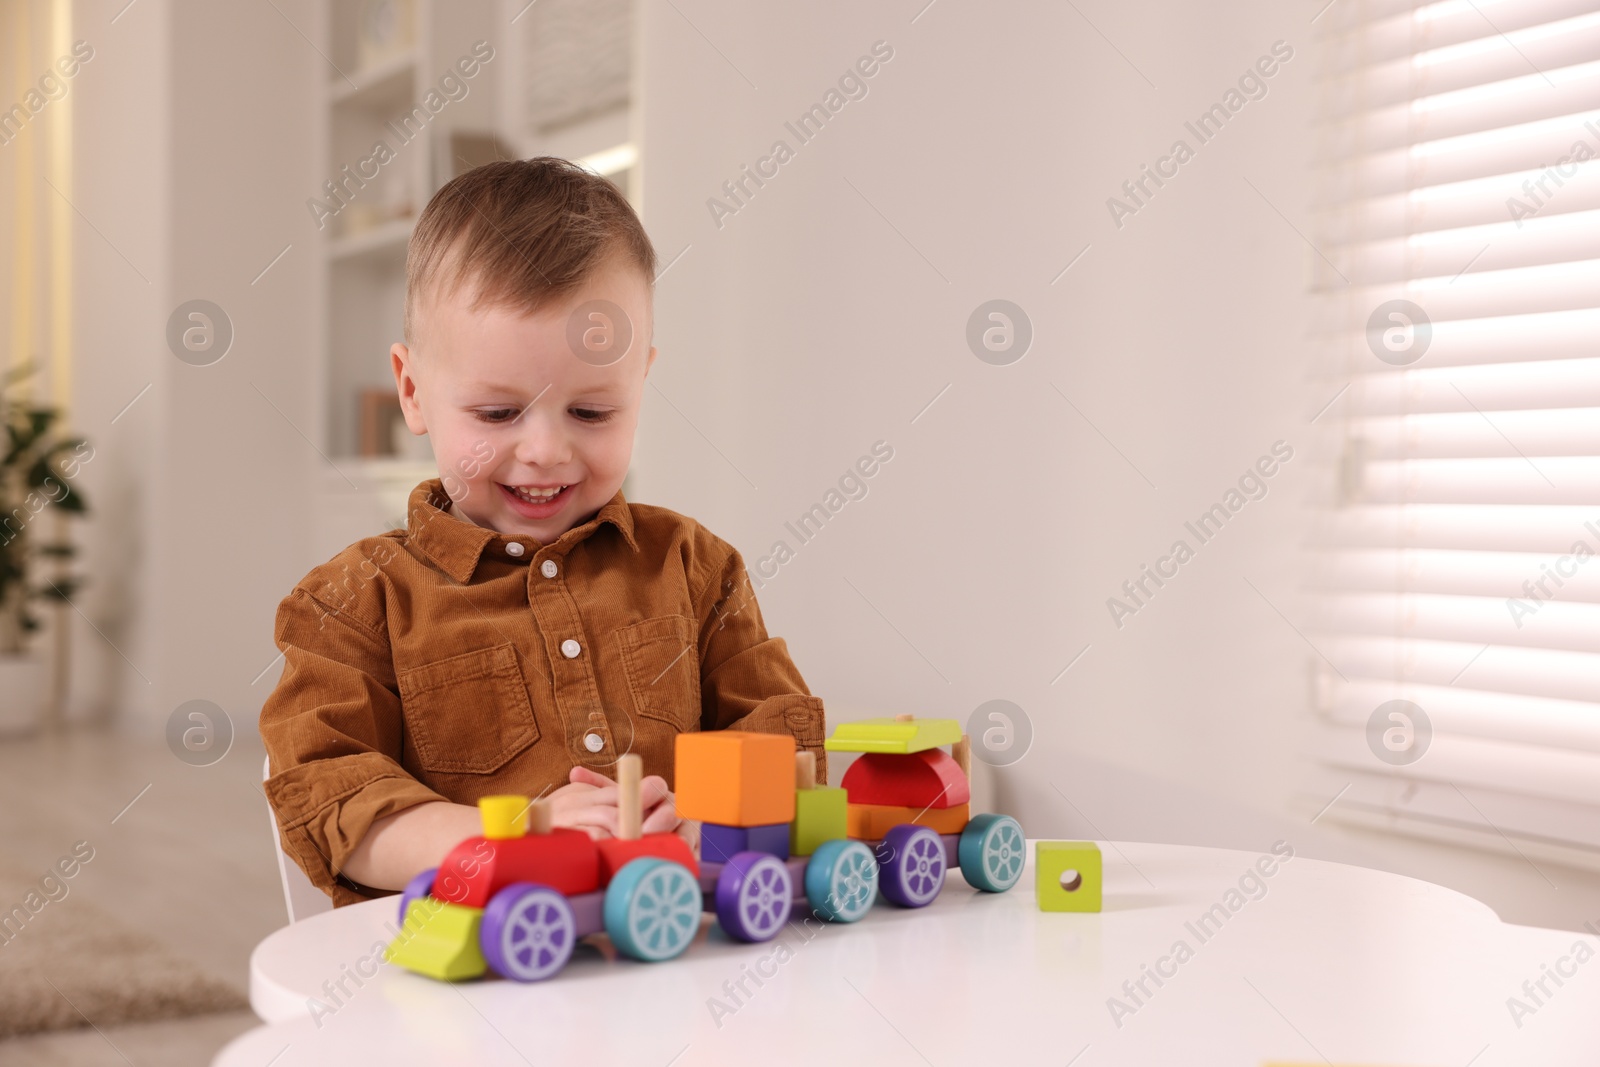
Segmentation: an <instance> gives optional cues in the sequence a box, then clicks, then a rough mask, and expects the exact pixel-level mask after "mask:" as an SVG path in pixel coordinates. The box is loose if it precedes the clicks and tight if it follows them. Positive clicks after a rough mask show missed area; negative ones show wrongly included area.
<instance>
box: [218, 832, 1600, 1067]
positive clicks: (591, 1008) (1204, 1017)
mask: <svg viewBox="0 0 1600 1067" xmlns="http://www.w3.org/2000/svg"><path fill="white" fill-rule="evenodd" d="M1029 846H1030V847H1029V869H1028V871H1027V872H1026V873H1025V874H1024V876H1023V880H1022V881H1021V882H1020V883H1019V884H1018V885H1017V886H1016V888H1014V889H1013V890H1011V892H1009V893H1005V894H1000V895H991V894H987V893H979V892H977V891H975V890H973V889H971V888H969V887H968V886H967V885H966V883H965V881H963V880H962V879H961V877H960V875H959V874H955V875H953V876H952V877H951V879H950V880H949V881H948V882H947V883H946V887H945V890H944V892H943V893H942V894H941V895H940V897H939V899H938V900H937V901H935V902H934V903H933V904H932V905H930V906H929V907H927V908H923V909H920V910H909V911H906V910H901V909H898V908H894V907H892V906H889V905H887V904H885V903H883V902H882V901H880V902H879V904H878V906H877V907H875V908H874V909H873V911H872V912H871V914H869V915H868V916H867V917H866V918H865V919H863V920H862V921H861V922H858V923H854V924H849V925H833V924H827V925H823V926H820V928H819V927H818V926H817V925H816V924H812V925H811V926H802V925H800V924H798V923H791V924H790V926H789V928H788V929H787V930H786V931H785V932H784V933H783V934H780V935H779V939H778V941H774V942H769V943H766V944H760V945H745V944H740V943H736V942H733V941H730V940H729V939H728V938H726V936H725V935H723V934H722V933H721V932H720V931H711V930H709V929H708V928H707V926H706V924H704V923H703V925H702V929H701V933H700V936H699V938H698V939H697V940H696V942H695V943H694V944H693V945H691V946H690V947H689V949H688V951H687V952H686V953H684V955H682V956H680V957H678V958H677V959H675V960H670V961H668V962H665V963H659V964H642V963H637V962H634V961H631V960H626V959H617V958H615V957H614V955H613V954H612V952H611V949H610V946H609V944H608V943H606V942H605V941H604V939H601V942H600V945H599V946H587V945H586V946H580V948H579V949H578V951H577V953H576V954H575V955H574V956H573V959H572V962H571V963H569V964H568V966H567V968H566V970H564V971H563V972H562V973H561V974H559V975H557V976H556V977H555V978H553V979H551V980H549V981H545V982H541V983H534V984H528V985H522V984H518V983H515V982H508V981H501V980H498V979H490V980H484V981H478V982H469V983H460V984H455V985H451V984H446V983H441V982H434V981H432V980H430V979H427V978H422V977H419V976H417V975H414V974H411V973H409V972H407V971H404V970H402V969H399V968H395V967H390V966H388V965H387V964H384V965H382V966H381V967H379V968H378V970H377V974H376V976H375V977H372V978H370V979H365V980H364V983H363V984H362V985H361V986H359V987H357V986H356V985H355V983H354V981H352V980H351V979H350V978H348V977H346V978H345V987H346V989H348V990H350V992H351V995H350V996H349V997H348V998H346V997H344V996H343V994H340V1000H341V1001H342V1003H340V1004H339V1005H337V1010H336V1011H334V1012H333V1013H332V1014H331V1015H330V1014H326V1013H323V1014H321V1015H320V1017H318V1018H316V1019H313V1017H312V1014H311V1011H310V1009H309V1006H308V998H310V997H317V998H319V999H322V1000H324V1001H325V1002H326V1001H327V999H328V998H327V994H326V993H325V992H324V991H323V984H324V982H327V981H329V980H330V979H338V978H340V977H341V975H346V974H348V973H349V970H348V969H354V968H356V966H357V964H358V963H359V961H361V960H362V959H363V958H366V957H370V955H371V953H372V952H373V949H374V947H375V946H376V945H377V944H379V943H382V942H385V941H387V939H388V937H389V936H390V929H391V927H390V924H391V923H392V921H393V918H394V911H395V903H394V901H393V900H382V901H374V902H371V903H368V904H361V905H356V906H353V907H348V908H341V909H339V910H338V911H335V912H332V913H329V914H326V915H320V916H317V917H314V918H312V919H308V920H306V921H304V922H301V923H298V924H295V925H294V926H291V927H286V928H285V929H283V930H280V931H278V932H277V933H275V934H273V935H271V936H270V937H268V938H267V939H266V940H265V941H263V942H262V943H261V944H260V945H259V946H257V948H256V951H255V953H254V955H253V957H252V959H251V976H250V986H251V1003H252V1005H253V1006H254V1007H255V1009H256V1012H257V1013H258V1014H260V1015H261V1016H262V1017H263V1018H264V1019H266V1020H267V1022H268V1025H265V1026H262V1027H259V1028H257V1029H255V1030H252V1031H250V1032H249V1033H247V1034H244V1035H243V1036H241V1037H240V1038H238V1039H237V1040H235V1041H234V1042H233V1043H231V1044H230V1045H228V1047H227V1048H225V1049H223V1050H222V1052H221V1053H219V1054H218V1056H217V1058H216V1060H215V1061H214V1064H215V1065H217V1067H267V1065H268V1064H271V1067H311V1065H321V1064H327V1065H337V1067H352V1065H359V1064H363V1063H386V1064H390V1063H395V1064H398V1063H404V1064H411V1063H416V1064H428V1065H430V1067H449V1065H454V1064H471V1065H473V1067H499V1065H502V1064H504V1065H521V1067H526V1065H527V1064H532V1063H536V1064H540V1065H541V1067H542V1065H544V1064H565V1063H584V1064H611V1063H619V1064H620V1063H627V1064H644V1065H650V1067H654V1065H661V1067H667V1065H668V1064H672V1065H674V1067H690V1065H697V1064H740V1065H743V1067H754V1065H757V1064H763V1063H765V1064H773V1063H795V1064H799V1063H807V1064H818V1063H837V1064H841V1065H843V1064H852V1063H871V1064H914V1065H922V1067H926V1065H929V1064H934V1065H938V1067H944V1065H946V1064H962V1063H982V1064H986V1065H987V1064H997V1065H1010V1064H1019V1065H1020V1064H1036V1063H1053V1064H1068V1063H1072V1064H1074V1067H1102V1065H1111V1064H1128V1065H1140V1067H1146V1065H1157V1064H1162V1065H1165V1064H1173V1065H1184V1067H1191V1065H1205V1064H1219V1065H1220V1064H1229V1065H1239V1064H1256V1065H1260V1064H1265V1063H1274V1062H1280V1061H1281V1062H1285V1063H1301V1064H1321V1063H1324V1062H1331V1063H1332V1064H1336V1065H1343V1064H1370V1065H1385V1067H1410V1065H1417V1067H1420V1065H1452V1067H1465V1065H1467V1064H1469V1063H1470V1064H1471V1065H1472V1067H1498V1065H1513V1064H1514V1065H1518V1067H1522V1065H1538V1067H1553V1065H1557V1064H1568V1063H1570V1064H1583V1065H1585V1067H1592V1065H1594V1064H1596V1063H1600V1011H1597V1010H1596V1009H1597V1008H1600V958H1596V959H1590V960H1588V961H1587V962H1585V963H1583V964H1579V965H1577V968H1576V969H1577V973H1576V975H1575V976H1574V977H1570V978H1565V979H1564V983H1565V984H1564V985H1563V986H1561V987H1560V988H1557V987H1556V986H1555V985H1554V983H1553V982H1551V983H1548V984H1547V988H1548V989H1549V990H1550V991H1551V992H1552V994H1553V995H1552V996H1550V997H1548V998H1543V999H1544V1004H1543V1005H1542V1006H1539V1007H1537V1009H1536V1011H1535V1012H1534V1013H1532V1014H1529V1015H1524V1016H1523V1017H1522V1018H1521V1019H1520V1026H1519V1025H1518V1020H1514V1019H1513V1018H1512V1015H1511V1012H1510V1011H1509V1010H1508V1008H1507V1003H1506V1002H1507V998H1508V997H1512V996H1516V997H1520V998H1524V999H1526V995H1525V994H1524V993H1523V990H1522V984H1523V982H1524V981H1525V980H1528V979H1532V980H1535V981H1537V980H1538V979H1539V978H1540V977H1541V975H1542V974H1543V973H1544V972H1543V970H1542V965H1550V966H1554V965H1555V964H1556V962H1557V961H1558V960H1559V959H1560V958H1561V957H1563V956H1569V955H1571V954H1572V952H1573V948H1574V945H1575V943H1577V942H1578V941H1580V940H1581V941H1584V942H1585V943H1587V944H1588V945H1589V947H1590V949H1591V950H1595V951H1597V952H1600V939H1596V938H1595V937H1592V936H1588V935H1578V934H1574V933H1571V932H1566V931H1555V930H1544V929H1538V928H1534V927H1522V926H1510V925H1506V924H1503V923H1501V922H1500V921H1499V919H1498V918H1497V917H1496V916H1495V914H1494V913H1493V912H1492V911H1491V910H1490V909H1489V908H1488V907H1487V906H1485V905H1483V904H1481V903H1479V902H1478V901H1476V900H1473V899H1472V898H1470V897H1467V896H1464V895H1462V894H1460V893H1457V892H1454V891H1453V890H1449V889H1445V888H1442V887H1440V886H1436V885H1432V884H1429V883H1427V882H1421V881H1417V880H1415V879H1411V878H1405V877H1402V876H1400V875H1395V874H1389V873H1385V872H1381V871H1372V870H1366V869H1363V868H1359V867H1349V866H1345V865H1343V864H1336V863H1327V862H1322V861H1318V860H1311V859H1305V858H1300V857H1297V858H1295V859H1293V860H1290V861H1289V862H1288V863H1285V864H1282V865H1281V866H1279V867H1278V868H1277V870H1276V873H1275V874H1274V875H1273V876H1272V877H1270V878H1267V879H1264V882H1265V886H1266V892H1265V895H1264V896H1261V897H1260V899H1255V900H1248V901H1247V902H1246V903H1245V904H1244V905H1243V906H1242V907H1240V908H1239V909H1238V911H1237V912H1235V913H1233V914H1232V915H1231V917H1230V918H1229V919H1228V920H1227V922H1226V923H1225V924H1224V925H1223V927H1222V928H1221V930H1219V931H1215V932H1214V933H1212V934H1211V935H1210V936H1209V937H1208V938H1207V939H1206V940H1204V941H1201V939H1200V938H1199V937H1198V936H1197V935H1196V933H1195V932H1194V931H1193V930H1192V929H1190V928H1189V926H1188V925H1186V924H1189V923H1194V922H1196V920H1197V919H1198V918H1199V916H1200V915H1201V914H1202V913H1204V912H1205V911H1206V910H1207V909H1209V908H1210V907H1211V906H1212V905H1213V904H1217V903H1222V902H1224V894H1225V893H1226V892H1227V891H1228V890H1229V889H1230V888H1231V887H1235V886H1236V885H1237V883H1238V881H1239V879H1240V877H1241V875H1243V874H1245V872H1246V871H1248V870H1251V869H1252V865H1253V864H1254V863H1255V861H1256V859H1257V854H1256V853H1246V852H1233V851H1227V850H1222V849H1207V848H1195V847H1188V846H1178V845H1155V844H1131V843H1122V842H1118V843H1115V844H1108V843H1104V842H1102V844H1101V847H1102V850H1103V852H1104V855H1105V910H1104V912H1102V913H1100V914H1092V915H1079V914H1056V913H1052V914H1045V913H1042V912H1040V911H1039V910H1038V908H1037V907H1036V904H1035V899H1034V891H1033V882H1032V857H1033V850H1032V842H1031V841H1030V842H1029ZM708 921H709V920H707V922H708ZM1180 940H1181V941H1184V942H1186V943H1187V944H1188V946H1189V947H1190V949H1191V950H1192V952H1193V955H1192V958H1190V959H1188V960H1187V961H1186V962H1183V963H1181V964H1176V971H1177V973H1176V974H1175V975H1174V976H1173V977H1170V978H1164V979H1163V983H1164V984H1163V985H1162V986H1160V987H1159V988H1158V987H1157V986H1156V985H1155V983H1154V982H1153V981H1151V980H1149V979H1146V989H1147V990H1149V991H1150V992H1151V995H1150V996H1149V997H1147V998H1143V1000H1144V1003H1143V1004H1142V1005H1140V1006H1137V1010H1136V1011H1135V1012H1134V1014H1132V1015H1127V1016H1124V1017H1123V1018H1121V1019H1120V1020H1118V1021H1114V1020H1113V1017H1112V1014H1111V1011H1110V1010H1109V1008H1108V1006H1107V999H1108V998H1109V997H1112V996H1117V997H1120V998H1122V999H1123V1000H1124V1002H1125V1003H1127V1004H1128V1005H1129V1006H1134V1004H1133V1001H1132V1000H1131V999H1129V998H1128V997H1127V995H1126V994H1125V993H1124V992H1123V989H1122V986H1123V982H1124V981H1125V980H1130V979H1132V980H1137V979H1138V978H1139V977H1140V975H1141V966H1142V965H1152V966H1153V965H1154V964H1155V963H1156V961H1157V959H1158V957H1162V956H1165V955H1167V954H1168V953H1169V952H1171V951H1172V949H1173V947H1174V945H1175V943H1176V942H1178V941H1180ZM779 941H781V942H784V943H786V944H787V945H789V946H790V949H789V951H788V952H782V951H780V950H779V949H778V947H777V945H778V942H779ZM780 956H782V957H786V958H784V959H783V960H782V962H779V958H780ZM1173 966H1174V965H1173V964H1166V965H1165V969H1166V970H1167V971H1169V972H1170V971H1171V970H1172V969H1173ZM1564 967H1565V968H1566V969H1569V970H1570V969H1572V967H1573V964H1572V963H1568V964H1565V965H1564ZM746 968H748V969H749V970H759V973H761V974H763V975H765V974H769V973H772V972H774V971H775V972H776V973H775V974H774V975H773V976H772V977H770V978H768V977H763V978H762V982H763V984H762V985H761V986H760V987H757V986H756V985H755V983H754V982H753V981H751V980H748V979H747V980H746V989H747V990H749V991H750V993H751V995H750V996H749V997H747V998H746V997H743V996H742V995H741V996H740V1000H741V1001H742V1004H740V1005H739V1006H738V1007H737V1009H736V1010H735V1011H733V1012H732V1013H731V1014H724V1015H722V1016H721V1017H720V1018H714V1017H713V1011H712V1007H711V1005H710V998H713V997H716V998H719V999H721V1000H722V1002H723V1003H724V1004H726V1005H728V1006H729V1007H732V1006H734V1001H733V1000H732V999H731V998H729V996H728V994H727V993H726V992H725V991H724V988H723V985H724V983H725V982H729V981H734V980H737V979H739V978H740V977H741V975H743V974H747V973H749V971H747V970H746ZM366 969H368V970H370V967H368V968H366ZM1141 996H1142V995H1141ZM1529 1003H1531V1002H1529ZM330 1006H331V1004H330ZM1075 1057H1076V1059H1075Z"/></svg>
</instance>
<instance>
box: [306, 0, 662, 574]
mask: <svg viewBox="0 0 1600 1067" xmlns="http://www.w3.org/2000/svg"><path fill="white" fill-rule="evenodd" d="M619 5H620V6H619ZM629 10H631V9H630V8H629V6H628V3H627V0H540V4H539V5H538V6H537V7H530V6H529V5H528V4H527V2H526V0H322V2H321V3H320V4H319V5H318V26H317V29H318V35H317V36H318V37H319V38H320V40H319V42H318V47H319V49H320V51H321V52H322V53H323V54H324V55H325V56H327V57H328V58H329V59H330V61H331V67H330V70H329V74H330V77H329V78H328V80H327V81H326V82H325V83H324V84H323V86H322V88H321V91H320V92H319V93H318V97H319V99H318V100H317V103H316V105H315V114H314V115H313V116H312V121H313V123H314V125H315V127H316V143H317V145H318V146H319V152H318V158H317V159H316V160H315V166H314V171H313V174H314V177H313V179H312V181H311V182H310V183H309V184H310V186H311V188H312V189H313V190H314V191H315V194H316V195H315V196H314V198H313V199H315V200H318V201H320V202H321V204H322V207H321V208H319V209H318V212H317V213H318V214H319V215H320V216H321V218H320V221H321V224H322V225H321V229H320V231H319V236H320V238H321V247H320V249H319V255H318V257H317V258H318V267H317V269H318V273H319V279H318V282H319V284H318V285H317V287H316V291H317V293H318V294H319V296H318V300H319V306H318V307H317V308H316V309H315V314H316V319H317V323H318V329H317V336H318V337H319V339H320V344H319V349H320V351H319V352H318V354H317V359H316V361H315V362H316V368H317V370H316V382H315V394H316V401H315V425H316V427H317V431H318V438H319V447H320V448H321V450H322V452H323V454H324V455H325V456H327V457H328V458H329V460H330V461H331V463H332V464H333V466H331V467H330V466H328V465H326V464H325V465H323V466H322V469H321V472H320V475H319V476H318V478H317V479H316V481H315V484H314V486H313V496H314V497H315V498H316V499H317V500H318V506H317V508H316V514H317V531H318V532H317V542H318V546H319V548H321V547H325V546H330V545H331V548H329V552H330V553H331V552H332V551H336V550H337V549H338V548H341V547H343V546H344V545H346V544H349V543H350V542H351V541H354V540H356V539H357V538H359V537H362V536H367V535H370V534H372V533H376V532H378V531H379V530H381V529H383V528H386V526H387V525H388V524H389V523H391V522H392V521H393V520H395V519H398V518H400V517H401V516H403V514H404V504H405V495H404V494H405V492H406V491H409V489H410V488H411V487H412V486H414V485H415V484H416V483H417V482H419V481H422V480H424V479H425V478H428V477H431V476H433V475H434V474H435V473H436V469H435V466H434V463H433V460H432V458H431V455H429V453H428V451H427V448H426V445H425V443H424V442H418V443H417V444H418V445H419V448H418V450H417V453H416V454H415V455H413V456H412V457H411V458H403V457H395V456H363V455H362V454H361V443H362V440H363V434H362V428H361V411H362V395H363V393H365V392H366V391H369V390H392V389H393V388H394V380H393V375H392V372H391V370H390V360H389V348H390V346H391V345H392V344H394V343H395V342H396V341H399V340H401V339H402V332H401V319H402V311H403V307H404V297H405V255H406V245H407V242H408V241H409V239H410V235H411V230H412V227H413V225H414V224H415V221H416V216H417V213H418V212H419V211H420V210H421V209H422V207H423V206H424V205H425V204H426V203H427V201H428V199H429V198H430V197H431V196H432V195H433V193H434V192H435V191H436V190H437V189H438V188H439V187H440V186H441V185H443V184H444V183H445V182H446V181H448V180H449V179H450V178H451V177H453V176H454V174H455V173H456V168H457V166H458V165H459V164H458V162H457V160H456V158H455V156H456V155H457V151H456V150H454V149H453V148H452V140H451V138H452V135H453V134H455V135H459V136H463V137H464V136H467V135H471V136H474V137H484V136H492V137H493V138H495V139H496V140H497V141H498V143H499V144H500V145H502V146H504V148H505V150H507V151H508V152H510V153H512V154H514V155H516V156H517V157H519V158H526V157H528V156H532V155H539V154H546V153H549V154H554V155H562V156H565V157H566V158H569V159H585V158H591V159H593V160H594V161H596V162H597V163H600V164H601V165H600V166H597V167H596V169H599V170H601V172H602V173H607V172H609V173H608V176H610V177H611V178H612V180H613V181H616V182H617V183H618V184H619V185H620V186H622V187H623V189H624V191H625V192H627V193H628V194H629V195H630V197H634V196H635V194H636V192H637V190H636V189H634V188H633V187H632V186H633V183H634V180H635V177H636V174H637V167H636V166H634V165H633V155H632V149H631V143H632V137H631V134H632V130H631V123H632V109H631V106H630V105H629V102H628V101H627V100H626V99H624V100H623V101H622V102H621V103H620V104H618V103H616V97H617V93H616V91H615V88H614V83H615V78H614V77H613V78H612V82H611V85H612V87H611V88H610V89H609V90H608V91H607V92H605V93H602V94H600V95H602V96H603V98H604V100H605V101H606V103H605V106H602V107H600V108H599V109H598V110H591V111H588V112H584V113H581V114H575V115H569V114H567V113H565V112H563V113H562V114H558V115H555V116H554V117H553V121H552V116H550V115H541V114H539V108H540V101H542V100H545V99H548V98H549V95H550V94H549V83H548V76H547V77H546V78H545V80H544V81H543V82H538V83H537V84H536V79H532V78H530V76H529V71H530V69H537V70H540V71H544V72H546V75H548V72H549V71H551V70H552V69H556V68H557V67H560V69H562V70H573V71H577V72H579V75H574V76H575V77H576V76H580V75H581V72H582V71H583V70H584V69H585V68H584V56H583V55H582V54H580V53H581V52H582V51H583V50H585V49H588V50H591V51H593V50H595V42H594V40H593V39H592V34H593V33H594V32H601V33H604V34H607V35H610V36H609V37H607V38H606V40H605V41H603V42H602V44H603V45H604V48H603V49H601V50H603V51H606V52H607V53H608V54H609V55H611V57H612V66H613V67H614V66H615V55H616V53H615V51H614V49H615V47H616V42H615V41H613V40H611V39H610V37H614V36H615V35H616V33H618V32H620V28H625V26H626V23H627V22H628V21H629V19H628V17H627V16H626V12H628V11H629ZM619 12H621V13H622V14H621V15H619ZM408 13H409V14H408ZM597 13H598V14H597ZM597 19H598V22H597ZM408 20H409V22H410V26H411V32H410V33H409V34H406V33H404V32H395V33H392V34H390V35H389V36H388V38H387V41H386V42H382V41H378V38H381V37H382V34H375V33H373V32H371V31H370V30H368V29H366V27H374V26H376V27H388V28H391V29H396V30H400V29H402V28H403V27H404V26H405V25H406V23H407V21H408ZM596 25H599V26H603V27H604V28H603V29H601V30H599V31H595V30H593V29H588V30H584V29H582V28H584V27H594V26H596ZM584 33H589V34H591V38H584ZM375 42H377V43H375ZM491 50H492V51H491ZM486 57H487V58H486ZM562 64H564V66H561V65H562ZM469 72H470V73H469ZM581 88H582V87H581V86H580V89H581ZM430 94H432V95H431V96H430ZM569 95H570V94H569ZM580 96H581V92H580ZM563 103H564V105H565V107H566V108H567V109H568V110H569V111H570V109H571V100H570V99H569V100H566V101H564V102H563ZM380 146H381V148H380ZM330 183H331V184H330ZM372 436H373V437H374V438H375V439H379V440H381V439H382V435H381V434H379V435H372Z"/></svg>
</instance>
